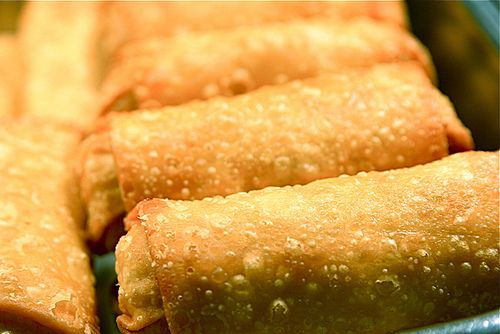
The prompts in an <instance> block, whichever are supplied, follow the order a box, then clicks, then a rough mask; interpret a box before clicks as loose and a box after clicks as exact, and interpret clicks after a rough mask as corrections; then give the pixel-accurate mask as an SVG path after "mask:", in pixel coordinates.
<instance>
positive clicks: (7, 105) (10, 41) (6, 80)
mask: <svg viewBox="0 0 500 334" xmlns="http://www.w3.org/2000/svg"><path fill="white" fill-rule="evenodd" d="M17 44H18V43H17V37H16V36H15V35H13V34H6V33H4V34H0V78H2V79H1V80H0V117H5V116H18V115H19V114H20V113H21V99H20V92H21V82H22V79H21V76H22V65H21V62H20V61H19V50H18V45H17Z"/></svg>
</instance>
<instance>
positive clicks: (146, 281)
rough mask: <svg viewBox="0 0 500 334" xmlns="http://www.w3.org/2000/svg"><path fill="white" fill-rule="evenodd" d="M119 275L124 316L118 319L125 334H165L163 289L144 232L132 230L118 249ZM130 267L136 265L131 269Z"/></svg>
mask: <svg viewBox="0 0 500 334" xmlns="http://www.w3.org/2000/svg"><path fill="white" fill-rule="evenodd" d="M116 254H117V261H116V272H117V273H118V279H119V281H120V288H119V290H118V301H119V304H120V310H121V311H122V312H123V314H122V315H121V316H119V317H118V318H117V324H118V327H119V328H120V331H121V332H122V333H137V332H140V333H151V334H152V333H166V332H168V326H167V323H166V320H165V314H164V312H163V305H162V297H161V292H160V288H159V287H158V284H157V282H156V279H155V273H154V267H153V266H152V259H151V255H150V254H149V248H148V245H147V239H146V235H145V232H144V229H143V228H142V226H141V225H140V224H137V225H135V226H133V227H132V229H131V230H130V231H129V233H128V234H127V235H125V236H123V237H122V238H121V239H120V242H119V243H118V245H117V247H116ZM130 263H133V264H132V265H130Z"/></svg>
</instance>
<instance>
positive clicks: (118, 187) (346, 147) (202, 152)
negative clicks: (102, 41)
mask: <svg viewBox="0 0 500 334" xmlns="http://www.w3.org/2000/svg"><path fill="white" fill-rule="evenodd" d="M472 146H473V144H472V139H471V137H470V134H469V132H468V130H467V129H466V128H465V127H464V126H463V125H462V124H461V123H460V121H459V120H458V119H457V117H456V115H455V113H454V110H453V108H452V106H451V104H450V103H449V101H448V100H447V99H446V98H445V97H444V96H442V95H441V94H440V93H439V92H438V91H437V90H436V89H435V88H434V87H433V86H432V84H431V82H430V81H429V79H428V78H427V76H426V74H425V73H424V71H423V70H422V69H421V68H420V67H419V66H418V65H416V64H412V63H407V64H391V65H378V66H375V67H373V68H370V69H357V70H346V71H343V72H340V73H337V74H335V75H325V76H322V77H318V78H313V79H308V80H303V81H295V82H292V83H288V84H284V85H277V86H268V87H264V88H261V89H259V90H256V91H254V92H250V93H248V94H245V95H240V96H237V97H232V98H214V99H211V100H209V101H206V102H203V101H201V102H192V103H188V104H184V105H181V106H177V107H165V108H163V109H159V110H148V111H141V112H132V113H116V114H112V115H111V116H110V117H108V122H105V124H104V125H103V126H102V127H101V131H100V132H98V133H96V134H94V135H93V136H91V137H89V138H88V139H87V140H86V142H85V144H84V145H83V152H82V154H81V162H80V165H81V166H82V170H81V172H80V175H81V188H82V197H83V199H84V201H85V203H86V206H87V209H88V211H89V219H88V230H89V231H90V233H91V235H90V238H91V239H92V240H94V241H98V240H100V239H102V237H103V234H104V233H105V231H106V228H107V227H108V226H110V221H112V220H114V219H115V217H118V215H119V212H117V209H119V210H118V211H120V210H121V209H122V208H124V209H125V210H131V209H132V208H133V207H134V206H135V205H136V204H137V203H138V202H139V201H141V200H143V199H145V198H153V197H159V198H169V199H201V198H204V197H208V196H215V195H228V194H232V193H236V192H240V191H249V190H253V189H261V188H264V187H267V186H271V185H274V186H284V185H293V184H305V183H308V182H311V181H313V180H316V179H320V178H325V177H333V176H337V175H340V174H356V173H357V172H359V171H368V170H386V169H391V168H399V167H406V166H412V165H415V164H419V163H425V162H429V161H432V160H435V159H439V158H441V157H443V156H445V155H447V154H448V153H449V152H456V151H463V150H468V149H471V148H472ZM103 201H104V202H103ZM106 201H107V202H106ZM117 202H121V203H123V206H120V205H117V204H116V203H117ZM108 208H112V209H111V210H110V209H108Z"/></svg>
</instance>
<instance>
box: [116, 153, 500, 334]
mask: <svg viewBox="0 0 500 334" xmlns="http://www.w3.org/2000/svg"><path fill="white" fill-rule="evenodd" d="M498 159H499V156H498V152H496V153H493V152H491V153H490V152H488V153H487V152H467V153H461V154H455V155H453V156H450V157H447V158H444V159H442V160H440V161H436V162H433V163H430V164H427V165H423V166H417V167H412V168H407V169H399V170H392V171H387V172H370V173H360V174H358V175H356V176H350V177H341V178H333V179H325V180H319V181H316V182H313V183H310V184H308V185H306V186H294V187H285V188H274V187H272V188H266V189H264V190H260V191H253V192H250V193H239V194H235V195H231V196H228V197H226V198H222V197H215V198H207V199H204V200H201V201H171V200H160V199H153V200H149V201H144V202H141V203H140V204H139V205H138V206H137V207H136V209H134V211H132V212H131V213H130V215H129V216H128V218H127V223H128V224H129V225H130V226H131V230H130V232H129V233H128V234H127V235H126V236H125V237H123V238H122V239H121V240H120V242H119V244H118V247H117V250H116V256H117V265H116V269H117V272H118V281H119V283H120V290H119V302H120V308H121V310H122V311H123V314H122V315H120V316H119V317H118V325H119V327H120V328H121V330H122V332H123V333H139V332H143V331H145V332H147V330H148V329H149V328H148V326H151V327H152V328H154V327H159V326H163V332H166V330H167V326H168V329H169V330H170V332H171V333H172V334H176V333H186V332H200V333H316V332H319V333H347V332H356V333H358V332H369V333H387V332H394V331H397V330H399V329H404V328H411V327H416V326H421V325H426V324H431V323H434V322H439V321H446V320H450V319H454V318H458V317H465V316H469V315H472V314H476V313H480V312H484V311H487V310H491V309H493V308H495V307H498V306H500V291H499V290H500V287H499V285H498V280H499V278H500V270H499V261H500V258H499V235H498V224H499V220H498V218H499V216H498V210H499V192H498V181H499V180H498V173H499V169H498ZM165 319H166V321H165Z"/></svg>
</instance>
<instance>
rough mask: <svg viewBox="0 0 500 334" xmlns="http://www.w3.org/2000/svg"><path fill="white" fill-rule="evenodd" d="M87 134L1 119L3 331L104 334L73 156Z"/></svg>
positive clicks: (0, 294)
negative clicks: (97, 303)
mask: <svg viewBox="0 0 500 334" xmlns="http://www.w3.org/2000/svg"><path fill="white" fill-rule="evenodd" d="M80 138H81V135H80V134H79V132H77V131H74V129H71V128H68V127H67V126H62V125H56V124H49V123H47V122H46V121H45V120H36V119H21V120H13V119H10V118H1V119H0V184H1V187H0V228H1V233H0V332H2V333H68V334H69V333H73V334H76V333H80V334H81V333H85V334H93V333H99V327H98V320H97V317H96V305H95V301H94V290H93V283H94V278H93V275H92V272H91V269H90V264H89V257H88V255H87V253H86V251H85V246H84V244H83V242H82V222H83V217H84V213H83V210H82V209H83V208H82V205H81V202H80V199H79V197H78V189H77V184H76V182H75V175H74V172H73V166H72V163H73V162H72V158H73V156H74V151H75V150H76V147H77V145H78V143H79V141H80Z"/></svg>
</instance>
